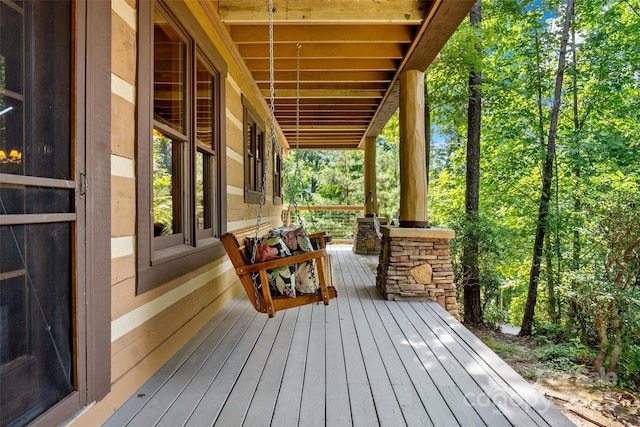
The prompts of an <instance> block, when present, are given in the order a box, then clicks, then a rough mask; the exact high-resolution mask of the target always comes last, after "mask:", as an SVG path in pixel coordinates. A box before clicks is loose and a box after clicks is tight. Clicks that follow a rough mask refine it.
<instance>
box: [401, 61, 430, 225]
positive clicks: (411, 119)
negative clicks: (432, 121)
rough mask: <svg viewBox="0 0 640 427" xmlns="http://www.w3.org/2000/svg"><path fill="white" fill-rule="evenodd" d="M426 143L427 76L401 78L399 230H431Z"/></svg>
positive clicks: (409, 74) (411, 73)
mask: <svg viewBox="0 0 640 427" xmlns="http://www.w3.org/2000/svg"><path fill="white" fill-rule="evenodd" d="M427 191H428V188H427V167H426V150H425V139H424V72H422V71H419V70H408V71H404V72H403V73H402V74H401V75H400V227H407V228H426V227H429V219H428V215H427Z"/></svg>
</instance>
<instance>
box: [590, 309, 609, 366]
mask: <svg viewBox="0 0 640 427" xmlns="http://www.w3.org/2000/svg"><path fill="white" fill-rule="evenodd" d="M606 318H607V315H606V314H605V313H604V312H603V311H601V310H597V311H596V313H594V320H595V323H596V332H597V333H598V349H599V352H598V356H597V357H596V359H595V360H594V361H593V370H594V371H595V372H602V367H603V365H604V361H605V360H606V358H607V351H608V349H609V336H608V335H607V323H608V322H607V321H606Z"/></svg>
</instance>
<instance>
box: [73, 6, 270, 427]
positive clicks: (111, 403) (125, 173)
mask: <svg viewBox="0 0 640 427" xmlns="http://www.w3.org/2000/svg"><path fill="white" fill-rule="evenodd" d="M186 4H187V5H188V6H187V7H188V8H189V10H190V11H191V12H192V13H193V15H194V17H195V19H196V21H197V22H198V23H199V24H200V25H201V26H202V27H203V29H204V30H205V31H206V33H207V34H209V35H210V37H211V38H212V42H213V45H214V46H215V48H216V49H217V50H218V52H219V54H220V55H221V56H222V57H223V58H224V60H225V62H226V63H227V66H228V75H227V76H226V77H225V76H221V77H222V78H223V79H226V81H225V84H226V105H225V106H224V108H225V110H226V123H223V126H226V129H225V132H226V153H222V154H226V156H227V157H226V176H227V188H226V199H227V200H226V201H227V224H226V225H227V230H228V231H235V232H237V233H251V232H252V228H253V227H254V226H255V222H256V214H257V210H258V209H257V208H258V206H257V205H250V204H245V203H244V193H243V192H244V174H243V171H244V166H243V163H244V162H243V147H244V142H243V128H244V126H243V106H242V95H244V96H245V97H246V98H247V99H249V101H250V102H251V103H252V105H253V106H254V108H255V110H256V111H258V113H259V114H260V115H261V118H262V119H263V120H264V123H265V125H267V126H268V122H269V121H268V112H267V111H266V109H265V108H264V103H263V102H262V101H261V100H260V99H259V98H258V96H259V94H258V92H257V90H255V91H254V88H253V87H252V86H251V83H249V82H248V81H247V77H246V76H247V75H248V74H247V73H246V72H244V71H243V68H242V67H243V65H239V64H238V63H237V62H236V60H235V59H234V58H236V57H237V56H234V55H233V54H232V52H231V51H230V48H229V46H230V44H229V42H228V41H226V40H225V38H224V37H220V36H219V35H218V34H217V30H216V26H214V25H212V23H211V21H210V19H211V18H210V16H211V11H204V10H203V9H202V6H201V5H200V4H199V2H186ZM111 5H112V74H111V76H112V77H111V81H112V96H111V100H112V112H111V118H112V120H111V123H112V125H111V164H112V169H111V183H112V193H111V218H112V220H111V272H112V273H111V290H112V291H111V293H112V306H111V359H112V364H111V382H112V384H111V392H110V393H109V394H108V395H107V396H106V397H105V398H104V399H103V400H101V401H99V402H96V403H95V404H93V405H91V406H88V407H87V409H86V410H85V411H84V412H82V413H80V414H79V415H78V416H77V417H76V418H75V419H73V420H71V421H70V422H69V424H71V425H100V424H101V423H102V422H104V421H105V420H106V419H107V418H108V417H109V416H110V415H111V414H113V412H114V411H115V410H117V409H118V408H119V407H120V406H121V405H122V404H123V403H124V402H125V401H126V400H127V399H128V398H129V397H130V396H131V395H132V394H134V393H135V391H136V390H137V389H138V388H139V387H140V386H141V385H142V384H144V382H146V381H147V380H148V379H149V378H150V377H151V376H152V375H153V374H154V373H155V372H156V371H157V370H158V369H159V368H160V367H161V366H162V365H163V364H164V363H165V362H166V361H167V360H168V359H169V358H170V357H171V356H172V355H173V354H175V352H176V351H177V350H178V349H180V348H181V347H182V346H183V345H184V344H185V343H186V342H187V341H188V340H189V339H190V338H191V337H192V336H193V335H194V334H195V333H196V332H197V331H198V330H199V329H200V328H201V327H202V326H203V325H204V324H205V323H206V322H207V321H208V320H210V319H211V318H212V317H213V316H214V315H215V314H216V313H217V312H218V311H219V310H220V309H221V308H222V307H223V306H224V305H225V304H226V303H227V302H228V301H229V300H230V299H231V298H233V297H234V296H235V295H236V294H237V293H238V292H241V291H242V287H241V285H240V283H239V281H238V280H237V276H236V275H235V272H234V271H233V268H232V265H231V262H230V261H229V260H228V258H227V257H226V256H224V257H223V258H221V259H218V260H216V261H214V262H212V263H210V264H209V265H206V266H203V267H201V268H199V269H197V270H195V271H192V272H190V273H189V274H187V275H185V276H182V277H180V278H178V279H175V280H172V281H170V282H168V283H166V284H164V285H162V286H160V287H158V288H155V289H153V290H151V291H148V292H145V293H142V294H140V295H136V253H135V251H136V243H135V242H136V240H135V239H136V214H137V213H136V185H137V183H136V176H135V170H136V169H135V162H136V157H135V152H136V150H135V145H136V135H135V130H136V122H135V117H136V99H135V94H136V86H135V84H136V64H137V56H136V55H137V49H138V47H137V46H136V43H137V33H136V31H137V2H136V1H135V0H112V2H111ZM218 28H222V25H221V24H220V26H219V27H218ZM141 48H147V47H141ZM272 167H273V163H272V161H271V160H269V175H268V186H267V189H268V190H267V203H266V204H265V207H264V211H263V225H264V226H270V225H273V226H275V225H279V224H280V211H281V207H280V206H273V204H272V195H271V193H272V190H271V189H272V184H271V182H272ZM242 229H244V230H242Z"/></svg>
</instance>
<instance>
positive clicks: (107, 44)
mask: <svg viewBox="0 0 640 427" xmlns="http://www.w3.org/2000/svg"><path fill="white" fill-rule="evenodd" d="M72 4H73V7H72V14H73V17H72V19H73V25H72V30H71V31H72V46H73V49H74V52H73V60H72V64H71V66H72V75H73V81H72V109H73V111H72V112H71V117H72V123H71V126H72V129H73V132H72V140H71V141H70V143H71V145H72V152H73V153H74V156H75V159H74V163H73V164H74V171H73V174H74V179H75V181H76V183H77V185H76V197H75V201H76V223H75V232H74V238H75V239H74V247H72V254H73V263H72V268H73V269H74V272H73V277H74V278H75V279H74V282H73V284H72V286H73V295H74V299H73V311H74V312H73V313H72V315H73V334H74V348H73V351H74V360H75V364H74V369H75V371H74V387H75V390H76V391H75V392H73V393H71V394H70V395H69V396H67V397H66V398H64V399H63V400H61V401H60V402H58V403H57V404H56V405H55V406H53V407H52V408H51V409H49V410H48V411H47V412H45V413H44V414H42V415H41V416H40V417H38V418H37V419H36V420H35V421H34V422H33V423H32V425H33V426H49V425H53V424H59V423H61V422H63V421H65V420H68V419H69V418H70V417H71V416H72V415H73V414H74V413H75V412H77V411H78V410H80V409H81V408H82V407H84V406H87V405H88V404H90V403H92V402H97V401H100V400H101V399H102V398H103V397H104V396H106V395H107V393H109V391H110V390H111V13H112V10H111V2H110V1H92V0H77V1H73V2H72Z"/></svg>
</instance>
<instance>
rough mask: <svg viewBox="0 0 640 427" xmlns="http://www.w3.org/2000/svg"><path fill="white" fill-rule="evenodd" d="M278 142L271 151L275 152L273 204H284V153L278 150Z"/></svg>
mask: <svg viewBox="0 0 640 427" xmlns="http://www.w3.org/2000/svg"><path fill="white" fill-rule="evenodd" d="M276 144H278V142H274V143H273V147H271V152H272V153H273V204H274V205H275V206H280V205H282V199H283V197H282V183H283V178H282V172H283V163H282V162H283V160H282V153H281V152H280V151H279V150H278V147H277V146H276Z"/></svg>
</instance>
